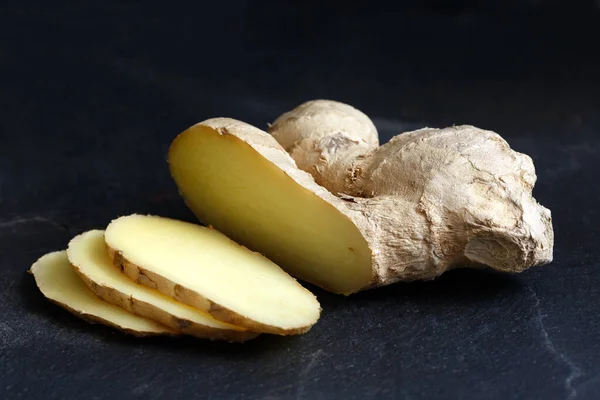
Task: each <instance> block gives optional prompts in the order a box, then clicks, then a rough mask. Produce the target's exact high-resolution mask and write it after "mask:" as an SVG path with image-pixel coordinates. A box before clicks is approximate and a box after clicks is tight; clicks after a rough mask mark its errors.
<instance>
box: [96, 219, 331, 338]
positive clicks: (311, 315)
mask: <svg viewBox="0 0 600 400" xmlns="http://www.w3.org/2000/svg"><path fill="white" fill-rule="evenodd" d="M105 241H106V245H107V249H108V253H109V256H110V257H111V258H112V261H113V264H114V265H116V266H118V267H120V268H121V269H122V271H123V272H124V273H125V275H127V276H128V277H129V278H131V279H133V280H134V281H136V282H137V283H140V284H143V285H146V286H149V287H151V288H153V289H156V290H158V291H159V292H161V293H163V294H165V295H167V296H169V297H171V298H173V299H175V300H177V301H180V302H182V303H185V304H188V305H190V306H192V307H195V308H197V309H199V310H202V311H205V312H208V313H209V314H210V315H211V316H213V317H214V318H216V319H218V320H220V321H223V322H227V323H230V324H234V325H237V326H241V327H244V328H247V329H249V330H251V331H255V332H265V333H275V334H281V335H290V334H300V333H304V332H306V331H308V330H309V329H310V328H311V327H312V325H314V324H315V322H316V321H317V320H318V318H319V315H320V312H321V308H320V305H319V302H318V301H317V299H316V297H315V296H314V295H313V294H312V293H311V292H309V291H308V290H306V289H305V288H304V287H302V286H301V285H300V284H299V283H298V282H297V281H296V280H295V279H294V278H292V277H291V276H290V275H288V274H287V273H286V272H284V271H283V270H282V269H281V268H279V267H278V266H277V265H276V264H274V263H273V262H271V261H270V260H268V259H267V258H265V257H263V256H262V255H260V254H258V253H254V252H252V251H250V250H248V249H246V248H245V247H243V246H240V245H239V244H237V243H235V242H233V241H232V240H230V239H229V238H227V237H226V236H225V235H223V234H221V233H220V232H217V231H215V230H213V229H210V228H206V227H202V226H199V225H195V224H191V223H187V222H182V221H176V220H172V219H168V218H161V217H155V216H142V215H131V216H127V217H121V218H118V219H116V220H114V221H112V222H111V223H110V224H109V226H108V227H107V228H106V232H105Z"/></svg>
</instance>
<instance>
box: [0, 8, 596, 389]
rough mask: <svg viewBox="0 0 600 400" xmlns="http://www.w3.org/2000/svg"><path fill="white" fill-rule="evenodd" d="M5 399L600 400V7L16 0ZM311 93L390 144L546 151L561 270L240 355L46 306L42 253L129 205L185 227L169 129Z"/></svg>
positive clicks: (367, 307)
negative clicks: (339, 104)
mask: <svg viewBox="0 0 600 400" xmlns="http://www.w3.org/2000/svg"><path fill="white" fill-rule="evenodd" d="M0 7H1V12H0V254H1V256H0V398H3V399H13V398H32V399H33V398H45V399H66V398H83V399H114V398H137V397H139V398H144V399H150V398H184V397H188V398H189V397H191V398H210V399H221V398H240V399H278V398H298V399H327V398H343V399H365V398H386V399H387V398H390V399H393V398H400V399H432V398H435V399H488V398H489V399H574V398H576V399H598V398H600V341H599V337H600V313H599V311H598V309H599V307H598V305H599V300H598V297H599V295H600V272H599V270H598V269H599V267H600V262H599V257H600V250H599V248H600V246H599V245H598V243H599V242H600V234H599V233H600V230H599V228H598V222H599V207H598V202H599V196H600V185H599V178H598V175H599V173H600V167H599V163H600V153H599V149H600V135H599V133H598V132H599V130H600V5H599V4H598V3H597V2H596V3H594V2H564V1H562V2H561V1H547V2H544V1H528V2H517V1H506V2H500V1H463V2H461V1H452V2H438V1H426V2H418V1H406V2H400V3H399V4H396V3H394V2H390V3H380V2H370V3H366V2H365V3H362V2H357V3H356V4H354V5H350V4H349V3H347V2H341V1H335V0H329V1H325V2H314V1H308V2H302V1H294V2H282V1H274V0H273V1H269V0H267V1H233V2H232V1H221V2H217V4H210V5H196V6H195V7H194V8H177V7H176V6H175V5H169V4H161V5H156V6H155V5H152V4H150V3H148V2H145V3H144V4H142V2H135V3H134V2H132V3H125V2H118V1H107V2H97V4H96V5H90V4H87V3H85V2H79V3H71V4H69V5H63V3H61V4H60V5H59V4H57V3H55V2H47V3H43V2H40V3H39V4H34V3H27V2H20V3H14V4H7V3H3V5H2V6H0ZM313 98H330V99H335V100H340V101H344V102H348V103H350V104H353V105H355V106H357V107H358V108H360V109H361V110H363V111H365V112H366V113H367V114H369V115H370V116H371V117H372V118H373V119H374V121H375V123H376V125H377V126H378V128H379V129H380V134H381V138H382V141H386V140H388V139H389V138H390V137H391V136H392V135H394V134H397V133H400V132H402V131H405V130H410V129H414V128H417V127H422V126H432V127H443V126H448V125H452V124H473V125H477V126H480V127H482V128H487V129H492V130H495V131H497V132H499V133H500V134H502V135H503V136H504V137H505V138H506V139H507V140H508V142H509V143H510V144H511V146H512V147H513V148H514V149H516V150H518V151H522V152H525V153H527V154H529V155H531V156H532V157H533V159H534V161H535V164H536V168H537V173H538V183H537V186H536V188H535V191H534V194H535V196H536V198H537V199H538V201H540V203H542V204H544V205H545V206H547V207H549V208H550V209H551V210H552V213H553V217H554V228H555V233H556V247H555V261H554V262H553V263H552V264H551V265H548V266H545V267H540V268H535V269H531V270H528V271H526V272H525V273H522V274H520V275H515V276H512V275H500V274H496V273H493V272H488V271H467V270H465V271H454V272H451V273H448V274H445V275H444V276H442V277H441V278H439V279H437V280H435V281H433V282H428V283H411V284H397V285H393V286H390V287H387V288H383V289H378V290H373V291H368V292H365V293H361V294H358V295H355V296H352V297H349V298H344V297H340V296H334V295H331V294H328V293H326V292H324V291H322V290H319V289H317V288H313V287H311V289H314V291H315V293H316V294H317V296H318V298H319V300H320V301H321V303H322V306H323V309H324V311H323V316H322V319H321V320H320V322H319V323H318V324H317V325H316V326H315V327H314V328H313V329H312V330H311V331H310V333H308V334H307V335H304V336H300V337H290V338H284V337H271V336H263V337H261V338H259V339H257V340H255V341H253V342H250V343H247V344H245V345H231V344H223V343H212V342H208V341H201V340H194V339H188V338H185V339H177V340H175V339H165V338H154V339H143V340H141V339H134V338H131V337H127V336H124V335H123V334H121V333H119V332H114V331H113V330H110V329H108V328H104V327H101V326H90V325H88V324H87V323H85V322H83V321H80V320H78V319H77V318H75V317H73V316H72V315H70V314H69V313H67V312H66V311H63V310H62V309H60V308H58V307H57V306H54V305H52V304H50V303H48V302H47V301H46V300H45V299H44V298H43V297H42V295H41V294H40V293H39V292H37V291H36V287H35V283H34V280H33V278H32V277H31V276H29V275H28V274H26V272H25V271H26V270H27V269H28V268H29V266H30V265H31V263H32V262H33V261H35V260H36V259H37V258H38V257H39V256H41V255H42V254H44V253H46V252H48V251H52V250H57V249H62V248H65V246H66V244H67V243H68V240H69V239H70V238H71V237H72V236H74V235H75V234H78V233H80V232H83V231H85V230H88V229H91V228H101V227H104V226H105V225H106V224H107V223H108V222H109V221H110V220H111V219H112V218H114V217H116V216H118V215H124V214H128V213H132V212H139V213H154V214H160V215H165V216H170V217H174V218H181V219H186V220H190V221H193V217H192V215H191V213H190V212H189V211H188V210H187V209H186V208H185V206H184V204H183V202H182V201H181V200H180V199H179V198H178V197H177V192H176V189H175V186H174V184H173V183H172V182H171V180H170V178H169V176H168V170H167V165H166V150H167V148H168V145H169V143H170V141H171V140H172V139H173V138H174V137H175V135H176V134H177V133H179V132H180V131H182V130H183V129H185V128H187V127H188V126H189V125H191V124H193V123H195V122H198V121H200V120H203V119H205V118H208V117H213V116H231V117H235V118H238V119H242V120H245V121H248V122H250V123H253V124H255V125H257V126H259V127H263V128H264V127H265V126H266V123H267V122H270V121H273V120H274V119H275V118H276V117H277V115H279V114H280V113H282V112H284V111H286V110H289V109H291V108H292V107H294V106H296V105H297V104H299V103H301V102H303V101H306V100H309V99H313Z"/></svg>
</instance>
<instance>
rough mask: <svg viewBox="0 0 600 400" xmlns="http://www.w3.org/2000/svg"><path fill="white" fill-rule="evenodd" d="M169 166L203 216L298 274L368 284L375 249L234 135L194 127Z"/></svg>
mask: <svg viewBox="0 0 600 400" xmlns="http://www.w3.org/2000/svg"><path fill="white" fill-rule="evenodd" d="M169 165H170V168H171V174H172V176H173V178H174V179H175V181H176V182H177V186H178V187H179V190H180V192H181V195H182V196H183V197H184V199H185V201H186V203H187V204H188V206H189V207H190V208H191V209H192V211H193V212H194V214H196V216H197V217H198V218H199V219H200V221H203V222H206V223H210V224H212V225H213V226H214V227H215V228H216V229H218V230H219V231H221V232H223V233H225V234H226V235H227V236H228V237H230V238H231V239H233V240H235V241H236V242H238V243H242V244H244V245H245V246H248V247H249V248H251V249H253V250H256V251H258V252H260V253H262V254H264V255H266V256H267V257H268V258H270V259H271V260H273V261H274V262H275V263H277V264H278V265H282V266H285V268H286V270H287V271H288V272H289V273H290V274H292V275H293V276H295V277H297V278H299V279H302V280H305V281H308V282H312V283H315V284H317V285H319V286H322V287H324V288H327V289H329V290H331V291H334V292H350V291H354V290H358V289H360V288H362V287H363V286H365V285H366V284H368V283H369V282H370V281H371V277H372V271H371V252H370V250H369V247H368V245H367V242H366V241H365V240H364V238H363V237H362V235H361V233H360V231H359V230H358V229H357V228H356V226H355V225H354V224H353V223H352V222H351V221H350V220H349V219H348V218H347V217H346V216H344V215H343V214H341V213H339V212H337V210H336V209H335V207H333V206H332V205H331V204H329V203H327V202H326V201H324V200H323V199H321V198H320V197H318V196H315V194H314V193H313V192H311V191H310V190H309V189H306V188H304V187H302V186H300V185H298V184H297V183H296V182H295V181H294V180H293V179H292V178H290V177H289V176H288V175H286V174H285V173H283V171H282V170H281V169H280V168H279V167H278V166H276V165H274V164H273V163H271V162H270V161H268V160H267V159H265V158H264V157H262V156H261V155H260V154H258V153H257V151H256V150H255V149H253V148H252V147H251V146H249V145H248V144H247V143H245V142H244V141H243V140H242V139H240V138H238V137H237V136H235V135H233V134H227V131H222V132H219V131H217V130H215V129H213V128H212V127H210V126H204V125H196V126H194V127H193V128H190V129H188V130H187V131H186V132H184V133H183V134H181V135H180V136H178V138H177V139H176V140H175V142H174V143H173V145H172V146H171V149H170V151H169Z"/></svg>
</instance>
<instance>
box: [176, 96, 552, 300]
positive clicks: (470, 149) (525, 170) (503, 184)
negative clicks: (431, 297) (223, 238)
mask: <svg viewBox="0 0 600 400" xmlns="http://www.w3.org/2000/svg"><path fill="white" fill-rule="evenodd" d="M270 132H271V133H272V135H273V136H271V135H269V134H268V133H266V132H263V131H261V130H259V129H257V128H254V127H252V126H250V125H248V124H245V123H243V122H240V121H236V120H232V119H229V118H215V119H210V120H207V121H204V122H202V123H200V124H197V125H195V126H193V127H191V128H189V129H188V130H186V131H185V132H183V133H182V134H180V135H179V136H178V137H177V138H176V139H175V141H174V142H173V144H172V145H171V149H170V151H169V165H170V169H171V174H172V176H173V178H174V179H175V181H176V183H177V186H178V188H179V190H180V192H181V194H182V196H183V197H184V199H185V201H186V203H187V204H188V205H189V207H190V208H191V209H192V211H193V212H194V213H195V214H196V215H197V216H198V218H199V219H200V220H201V221H202V222H204V223H208V224H212V225H213V226H214V227H215V228H216V229H218V230H220V231H222V232H223V233H225V234H226V235H228V236H229V237H231V238H233V239H234V240H236V241H238V242H240V243H242V244H244V245H246V246H248V247H249V248H251V249H253V250H256V251H259V252H261V253H263V254H265V255H266V256H267V257H269V258H271V259H273V260H274V261H275V262H277V263H278V264H279V265H281V266H282V267H283V268H285V269H286V270H287V271H288V272H290V273H291V274H292V275H294V276H297V277H298V278H300V279H303V280H306V281H309V282H312V283H315V284H317V285H319V286H322V287H323V288H325V289H328V290H331V291H333V292H337V293H345V294H349V293H352V292H356V291H358V290H362V289H367V288H370V287H376V286H381V285H386V284H389V283H393V282H396V281H402V280H404V281H406V280H415V279H431V278H434V277H436V276H438V275H440V274H441V273H443V272H444V271H446V270H448V269H451V268H456V267H462V266H477V265H481V264H483V265H488V266H490V267H492V268H494V269H497V270H500V271H506V272H520V271H522V270H524V269H526V268H528V267H530V266H534V265H541V264H545V263H548V262H550V261H551V260H552V248H553V231H552V224H551V218H550V212H549V210H547V209H545V208H544V207H542V206H540V205H539V204H538V203H537V202H536V201H535V200H534V199H533V197H532V195H531V192H532V188H533V185H534V183H535V179H536V177H535V170H534V168H533V163H532V161H531V159H530V158H529V157H528V156H526V155H524V154H520V153H517V152H515V151H513V150H511V149H510V147H509V146H508V144H507V143H506V141H504V140H503V139H502V138H501V137H500V136H499V135H497V134H495V133H493V132H491V131H486V130H482V129H478V128H475V127H472V126H460V127H452V128H447V129H422V130H418V131H415V132H409V133H404V134H401V135H399V136H397V137H395V138H394V139H392V140H391V141H390V142H389V143H387V144H385V145H383V146H380V147H378V138H377V130H376V129H375V127H374V125H373V124H372V123H371V121H370V120H369V119H368V117H367V116H366V115H364V114H363V113H361V112H360V111H358V110H356V109H354V108H352V107H350V106H348V105H345V104H341V103H336V102H331V101H315V102H309V103H307V104H304V105H302V106H300V107H298V109H296V110H293V111H291V112H289V113H286V114H284V115H282V117H280V118H279V119H277V120H276V121H275V122H274V124H273V125H272V126H271V128H270ZM278 140H279V142H280V143H281V144H280V143H279V142H278ZM288 152H289V153H288ZM290 154H291V155H290ZM298 167H300V168H298ZM315 181H316V182H315Z"/></svg>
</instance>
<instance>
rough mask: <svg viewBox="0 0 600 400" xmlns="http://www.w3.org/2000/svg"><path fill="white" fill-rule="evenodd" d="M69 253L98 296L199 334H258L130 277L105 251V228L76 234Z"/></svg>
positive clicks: (220, 336)
mask: <svg viewBox="0 0 600 400" xmlns="http://www.w3.org/2000/svg"><path fill="white" fill-rule="evenodd" d="M67 255H68V257H69V261H70V262H71V264H72V265H73V267H74V268H75V270H76V271H77V272H78V273H79V275H80V277H81V278H82V279H83V281H84V282H85V283H86V284H87V285H88V286H89V287H90V289H91V290H92V291H93V292H94V293H95V294H96V295H97V296H98V297H100V298H101V299H103V300H105V301H107V302H109V303H111V304H115V305H117V306H119V307H121V308H124V309H126V310H128V311H130V312H132V313H134V314H137V315H140V316H142V317H146V318H149V319H151V320H154V321H157V322H159V323H161V324H163V325H165V326H168V327H170V328H172V329H174V330H177V331H180V332H182V333H185V334H189V335H193V336H196V337H200V338H207V339H223V340H229V341H245V340H248V339H252V338H254V337H256V336H257V335H258V334H256V333H254V332H250V331H247V330H246V329H244V328H240V327H237V326H234V325H231V324H227V323H225V322H221V321H218V320H216V319H214V318H212V317H211V316H210V315H209V314H207V313H205V312H202V311H199V310H197V309H195V308H193V307H190V306H188V305H186V304H183V303H180V302H178V301H175V300H173V299H171V298H170V297H167V296H165V295H164V294H161V293H159V292H158V291H156V290H154V289H151V288H148V287H147V286H144V285H139V284H137V283H135V282H134V281H132V280H131V279H129V278H128V277H127V276H125V275H124V274H123V273H122V272H121V271H120V270H119V269H118V268H117V267H115V266H113V265H112V262H111V259H110V257H109V256H108V254H107V252H106V244H105V242H104V231H101V230H93V231H89V232H86V233H83V234H81V235H79V236H76V237H75V238H74V239H73V240H71V242H70V243H69V248H68V250H67Z"/></svg>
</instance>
